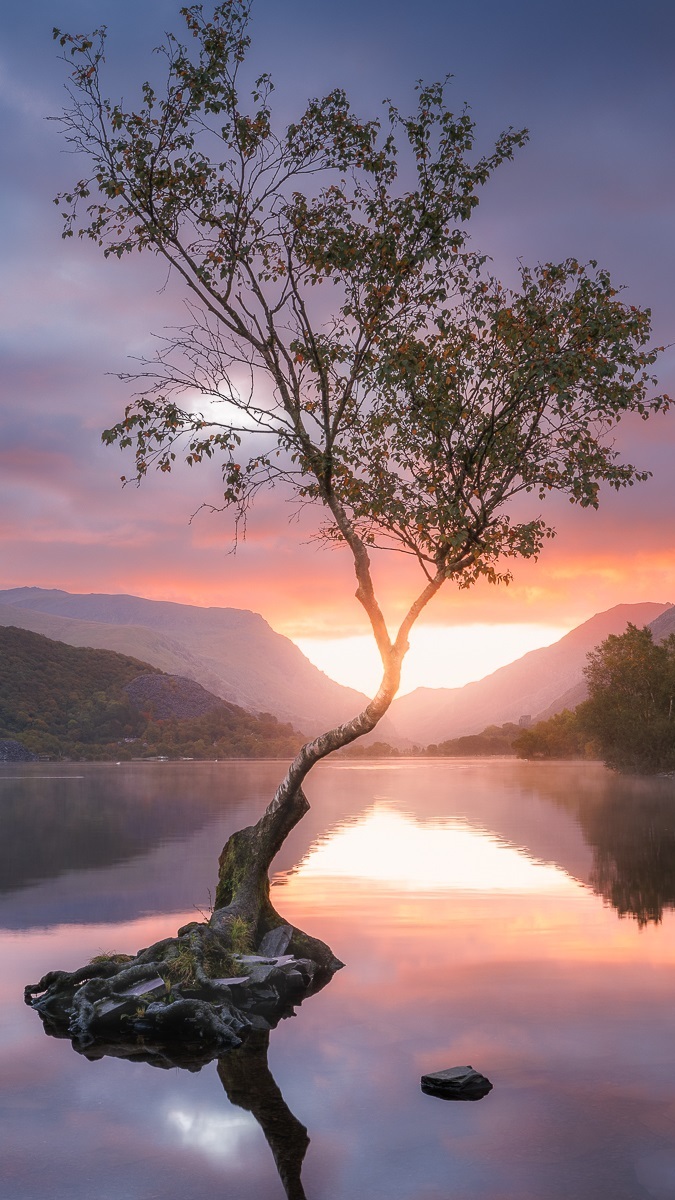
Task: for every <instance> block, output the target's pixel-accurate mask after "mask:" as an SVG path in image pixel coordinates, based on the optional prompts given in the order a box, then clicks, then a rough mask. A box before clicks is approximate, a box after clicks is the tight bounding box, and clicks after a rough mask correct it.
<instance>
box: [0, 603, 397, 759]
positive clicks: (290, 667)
mask: <svg viewBox="0 0 675 1200" xmlns="http://www.w3.org/2000/svg"><path fill="white" fill-rule="evenodd" d="M10 624H11V625H17V626H21V627H23V628H27V629H32V630H34V631H35V632H38V633H42V634H44V635H46V636H47V637H51V638H56V639H58V640H59V641H63V642H67V643H68V644H69V645H77V646H83V645H84V646H98V647H105V648H106V649H110V650H116V651H117V652H118V653H124V654H131V655H133V656H134V657H136V658H140V659H142V660H143V661H144V662H148V663H152V664H153V666H155V667H159V668H160V669H161V670H163V671H167V672H168V673H169V674H173V675H182V676H185V677H186V678H188V679H194V680H196V681H197V682H198V683H201V684H202V685H203V686H204V687H206V688H208V690H209V691H211V692H214V693H215V694H216V695H217V696H220V697H221V699H223V700H227V701H229V702H231V703H233V704H237V705H239V706H241V707H242V708H246V709H248V710H250V711H252V712H269V713H273V714H274V716H276V717H277V718H278V719H279V720H282V721H285V722H290V723H291V724H292V725H294V726H295V728H296V729H302V730H304V731H306V732H307V733H309V734H314V733H319V732H323V731H324V730H325V729H327V728H330V727H331V726H332V725H335V724H337V723H338V722H340V721H344V720H349V719H350V718H351V717H353V716H355V715H356V713H358V712H359V711H360V710H361V709H362V708H363V707H364V704H365V703H366V702H367V698H366V697H365V696H364V695H363V694H362V693H361V692H357V691H355V690H354V689H352V688H346V687H343V686H342V685H341V684H339V683H335V681H334V680H332V679H329V678H328V676H327V675H324V673H323V672H322V671H319V670H318V668H317V667H315V666H313V664H312V663H310V662H309V660H308V659H307V658H305V656H304V654H302V653H301V651H300V650H299V649H298V647H297V646H296V645H294V643H293V642H291V641H290V639H289V638H285V637H282V636H281V634H278V633H275V632H274V630H273V629H272V628H271V627H270V626H269V625H268V624H267V622H266V621H264V620H263V618H262V617H261V616H259V615H258V614H257V613H253V612H248V611H247V610H244V609H237V608H198V607H197V606H195V605H191V604H173V603H170V602H168V601H160V600H145V599H142V598H141V597H139V596H123V595H120V596H116V595H97V594H91V595H75V594H71V593H70V592H63V591H57V590H49V591H48V590H44V589H42V588H33V587H26V588H11V589H9V590H7V591H0V625H10ZM380 735H381V736H386V737H387V738H388V739H389V740H396V733H395V731H394V730H393V728H392V726H391V724H390V723H389V722H388V721H387V720H386V719H385V721H384V722H383V723H382V726H381V727H380Z"/></svg>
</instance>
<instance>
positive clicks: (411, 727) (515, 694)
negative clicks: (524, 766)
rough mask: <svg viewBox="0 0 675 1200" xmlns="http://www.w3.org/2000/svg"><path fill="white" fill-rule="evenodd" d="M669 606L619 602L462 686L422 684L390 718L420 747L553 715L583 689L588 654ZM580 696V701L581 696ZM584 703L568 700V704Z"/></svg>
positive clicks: (401, 700) (396, 703) (403, 699)
mask: <svg viewBox="0 0 675 1200" xmlns="http://www.w3.org/2000/svg"><path fill="white" fill-rule="evenodd" d="M667 613H672V614H673V618H672V619H673V626H674V628H675V609H672V608H671V606H670V605H667V604H650V603H644V604H618V605H616V607H615V608H610V609H608V610H607V612H602V613H597V614H596V615H595V616H594V617H591V618H590V620H588V621H584V623H583V625H578V626H577V628H576V629H572V630H571V631H570V633H567V634H565V636H564V637H563V638H561V639H560V641H558V642H554V643H553V645H552V646H545V647H543V648H542V649H540V650H531V651H530V653H529V654H525V655H523V657H522V658H519V659H517V660H516V662H513V663H509V665H508V666H506V667H500V668H499V670H498V671H494V672H493V673H492V674H491V675H487V676H486V677H485V678H484V679H480V680H478V681H477V682H476V683H467V684H465V686H464V687H462V688H417V689H416V690H415V691H414V692H410V693H409V694H408V695H407V696H401V697H400V698H399V699H398V700H395V701H394V703H393V705H392V708H391V716H392V719H393V721H394V723H395V725H396V728H397V729H398V730H399V731H400V733H401V734H402V735H403V736H404V737H407V738H410V739H412V741H414V742H416V743H418V744H419V745H428V744H430V743H433V742H435V743H438V742H441V741H444V740H446V739H447V738H456V737H461V736H463V735H464V734H469V733H479V732H480V731H481V730H483V729H485V727H486V726H487V725H503V724H505V723H506V722H507V721H518V720H519V719H520V718H521V717H522V716H531V717H534V718H538V717H540V715H541V714H543V713H544V712H546V713H547V715H549V716H551V715H553V712H554V711H555V712H559V711H560V709H561V708H564V707H565V706H566V705H565V703H561V698H563V697H570V696H573V695H574V694H575V689H578V688H579V686H580V685H581V687H583V674H582V672H583V668H584V666H585V665H586V655H587V654H588V652H589V650H593V649H594V648H595V647H596V646H597V645H598V644H599V643H600V642H602V641H603V640H604V639H605V638H606V637H608V636H609V634H610V633H617V634H618V633H623V631H624V630H625V628H626V625H627V624H628V622H629V621H630V622H632V623H633V624H635V625H638V626H642V625H646V624H648V623H649V622H650V621H654V620H655V619H656V618H659V619H660V620H663V619H664V616H662V614H664V615H666V614H667ZM582 698H583V696H580V697H579V699H582ZM576 703H579V700H574V701H572V700H568V701H567V706H568V707H569V706H573V704H576Z"/></svg>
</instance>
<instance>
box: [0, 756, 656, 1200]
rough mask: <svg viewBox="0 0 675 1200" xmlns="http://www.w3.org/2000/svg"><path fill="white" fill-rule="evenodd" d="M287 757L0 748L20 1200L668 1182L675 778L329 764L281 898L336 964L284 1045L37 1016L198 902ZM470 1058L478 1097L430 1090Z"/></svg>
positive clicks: (279, 888)
mask: <svg viewBox="0 0 675 1200" xmlns="http://www.w3.org/2000/svg"><path fill="white" fill-rule="evenodd" d="M280 770H281V766H280V764H279V763H270V762H262V763H250V762H246V763H243V762H236V763H221V764H207V763H203V764H200V763H190V764H173V763H167V764H128V765H123V766H120V767H115V766H110V765H105V766H99V765H95V766H90V765H82V764H74V765H73V764H70V765H65V764H64V765H54V764H35V765H30V766H26V767H21V768H18V769H17V767H16V766H6V767H4V768H1V769H0V818H1V820H2V830H3V837H2V839H1V841H0V950H1V953H2V962H3V972H2V977H1V979H0V993H1V1003H2V1008H1V1013H0V1103H1V1104H2V1107H3V1127H4V1130H5V1138H4V1146H3V1152H2V1156H0V1196H2V1197H3V1200H4V1197H7V1200H38V1198H39V1200H62V1198H63V1200H65V1198H66V1197H68V1198H69V1200H71V1198H74V1200H85V1197H86V1200H90V1198H91V1197H92V1196H94V1197H96V1198H97V1200H120V1198H124V1200H154V1198H155V1197H157V1198H159V1197H161V1198H162V1200H179V1198H180V1200H184V1198H185V1197H202V1196H208V1195H213V1196H227V1197H228V1200H253V1198H254V1197H255V1198H256V1200H268V1198H269V1200H275V1198H279V1200H283V1197H284V1195H286V1196H289V1197H291V1198H292V1200H302V1197H303V1196H306V1197H307V1200H351V1198H352V1197H356V1198H359V1200H360V1198H361V1197H364V1198H365V1197H367V1198H368V1200H370V1198H374V1200H379V1198H380V1197H381V1198H382V1200H384V1198H385V1197H386V1198H387V1200H389V1198H394V1200H450V1198H452V1200H478V1198H479V1197H480V1200H563V1198H564V1200H569V1197H571V1196H574V1197H575V1198H578V1200H597V1198H598V1197H605V1196H608V1197H609V1196H612V1197H613V1198H618V1200H638V1198H643V1197H656V1198H657V1200H667V1198H671V1197H673V1196H674V1195H675V1140H674V1139H673V1133H672V1130H673V1127H674V1119H675V1071H674V1070H673V1067H674V1065H675V1063H674V1060H675V1006H674V1005H673V1002H672V997H673V994H674V984H675V918H674V915H673V908H674V907H675V781H672V780H650V781H641V780H626V779H624V780H622V779H619V778H617V777H615V776H612V775H610V774H609V773H608V772H606V771H605V770H604V769H603V768H601V767H599V766H596V765H594V764H587V763H584V764H526V763H517V762H514V761H513V760H504V761H501V762H500V761H494V760H489V761H488V760H483V761H480V760H453V761H442V760H438V761H433V762H428V763H427V762H420V761H419V760H415V761H413V760H408V761H406V760H396V761H394V762H392V761H388V762H386V763H385V762H382V763H365V762H364V763H357V764H353V763H340V762H336V763H335V764H330V763H327V764H325V765H324V766H322V767H321V768H319V769H318V770H317V771H316V772H315V773H314V774H313V776H312V779H311V783H310V786H309V787H308V789H307V790H308V796H309V799H310V802H311V804H312V808H311V810H310V812H309V814H308V815H307V817H306V818H305V819H304V820H303V822H301V824H300V826H299V827H298V828H296V830H294V832H293V834H292V836H291V838H289V839H288V841H287V843H286V845H285V846H284V848H283V851H282V853H281V855H280V856H279V858H278V860H277V861H276V863H275V891H274V902H275V906H276V908H277V909H278V910H279V911H280V912H281V913H282V914H283V915H284V916H286V917H288V919H289V920H291V921H292V922H293V923H295V924H297V925H299V926H300V927H301V928H304V929H306V930H307V931H308V932H309V933H314V934H316V935H317V936H319V937H321V938H323V939H324V940H326V941H327V942H328V943H329V944H330V945H331V946H332V948H333V950H334V951H335V953H336V954H337V955H338V956H339V957H340V958H341V959H342V960H343V961H344V962H345V963H346V964H347V965H346V967H345V969H344V970H342V971H340V972H338V974H337V975H336V976H335V977H334V978H333V980H332V981H331V983H330V984H329V986H327V987H326V988H325V989H324V990H323V991H322V992H320V993H319V994H318V995H316V996H314V997H311V998H310V999H308V1000H307V1001H306V1002H305V1003H304V1004H303V1006H302V1008H300V1009H299V1010H298V1012H297V1014H296V1016H295V1018H294V1019H292V1020H285V1021H282V1022H281V1024H280V1025H279V1026H278V1028H277V1029H275V1030H273V1031H272V1033H271V1034H270V1035H269V1046H268V1044H267V1040H266V1039H265V1038H263V1039H262V1041H261V1040H260V1039H259V1040H258V1041H255V1042H251V1043H250V1044H245V1048H246V1053H245V1054H239V1052H237V1053H238V1054H239V1057H238V1058H230V1057H229V1056H227V1057H224V1058H222V1059H221V1060H220V1061H219V1062H218V1063H216V1062H212V1063H210V1064H208V1065H207V1066H205V1067H204V1068H202V1070H200V1071H199V1072H194V1073H193V1072H189V1071H178V1070H171V1071H167V1070H157V1069H153V1067H151V1066H150V1065H148V1064H147V1063H142V1062H127V1061H120V1060H116V1059H114V1058H104V1059H101V1060H99V1061H95V1062H90V1061H88V1060H87V1059H86V1057H84V1056H83V1055H81V1054H77V1053H74V1052H73V1050H72V1049H71V1047H70V1044H69V1042H68V1041H67V1040H57V1039H54V1038H50V1037H47V1036H46V1035H45V1033H44V1031H43V1027H42V1024H41V1022H40V1020H39V1018H38V1016H37V1014H36V1013H34V1012H32V1011H31V1010H30V1009H29V1008H27V1007H25V1006H24V1005H23V1002H22V990H23V986H24V984H26V983H32V982H34V981H35V980H37V979H38V978H39V977H40V976H41V975H42V974H44V972H45V971H47V970H49V969H53V968H65V969H72V968H74V967H77V966H79V965H81V964H82V963H83V962H86V961H87V960H88V958H90V957H91V956H93V955H95V954H97V953H100V952H101V951H107V952H110V951H129V952H133V951H135V950H137V949H138V948H139V947H140V946H142V945H147V944H149V943H150V942H151V941H153V940H155V939H156V938H158V937H160V936H162V935H164V934H170V933H173V932H175V929H176V928H177V926H179V925H180V924H182V923H183V922H184V921H185V920H186V919H194V918H195V916H198V912H197V910H202V911H204V912H206V911H208V908H209V903H210V896H209V889H211V890H213V888H214V885H215V879H216V868H217V857H218V853H219V851H220V848H221V846H222V844H223V843H224V841H225V840H226V839H227V837H228V836H229V834H230V833H231V832H233V830H234V829H236V828H239V827H241V826H242V825H245V824H249V823H251V822H253V821H255V820H256V819H257V817H258V816H259V815H260V813H261V811H262V809H263V807H264V805H265V804H266V802H267V800H268V798H269V797H270V795H271V793H272V790H273V787H274V784H275V782H276V781H277V778H278V776H279V774H280ZM468 1063H470V1064H471V1065H472V1066H474V1067H475V1068H476V1069H477V1070H479V1071H481V1072H483V1073H484V1074H486V1075H487V1076H488V1077H489V1078H490V1079H491V1081H492V1083H493V1085H494V1088H493V1091H492V1092H491V1093H490V1094H489V1095H488V1096H487V1097H485V1098H484V1099H483V1100H481V1101H480V1102H477V1103H471V1104H459V1103H446V1102H444V1101H441V1100H438V1099H436V1098H434V1097H430V1096H427V1095H424V1094H423V1093H422V1092H421V1090H420V1082H419V1081H420V1076H421V1075H422V1074H423V1073H425V1072H428V1071H434V1070H439V1069H442V1068H444V1067H449V1066H454V1065H459V1064H468ZM307 1139H309V1142H308V1141H307Z"/></svg>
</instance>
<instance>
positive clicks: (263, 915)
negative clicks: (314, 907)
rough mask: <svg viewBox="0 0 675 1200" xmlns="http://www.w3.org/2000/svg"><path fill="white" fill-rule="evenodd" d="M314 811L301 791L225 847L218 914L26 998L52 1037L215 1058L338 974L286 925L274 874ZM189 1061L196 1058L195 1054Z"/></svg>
mask: <svg viewBox="0 0 675 1200" xmlns="http://www.w3.org/2000/svg"><path fill="white" fill-rule="evenodd" d="M308 807H309V805H308V803H307V800H306V799H305V796H304V794H303V792H302V790H301V788H296V789H295V790H294V791H292V792H291V793H287V794H286V795H284V797H283V802H280V801H279V800H278V796H277V797H275V800H273V801H272V803H271V804H270V805H269V807H268V809H267V810H266V812H265V813H264V814H263V816H262V817H261V819H260V820H259V821H258V823H257V825H254V826H250V827H249V828H246V829H241V830H239V831H238V832H237V833H235V834H233V835H232V837H231V838H230V839H229V841H228V842H227V845H226V846H225V848H224V850H223V852H222V854H221V856H220V861H219V876H218V889H217V893H216V907H215V910H214V912H213V914H212V916H211V918H210V920H209V921H208V922H197V921H192V922H190V923H189V924H188V925H185V926H183V928H182V929H179V930H178V932H177V934H176V936H175V937H171V938H164V939H163V940H162V941H159V942H155V943H154V944H153V945H152V946H148V947H146V948H144V949H142V950H139V951H138V952H137V954H135V955H134V956H133V957H132V956H129V955H124V954H115V955H101V956H99V957H98V958H95V959H93V960H92V962H90V963H87V964H86V966H83V967H80V968H79V969H78V970H76V971H71V972H69V971H50V972H48V974H46V975H44V976H43V978H42V979H40V980H39V982H38V983H35V984H29V985H28V986H27V987H26V988H25V990H24V998H25V1000H26V1003H27V1004H30V1005H31V1006H32V1007H33V1008H35V1009H36V1010H37V1011H38V1012H39V1014H40V1016H41V1017H42V1019H43V1021H44V1023H45V1028H46V1030H47V1032H49V1033H53V1034H55V1035H56V1036H61V1037H64V1036H67V1037H70V1038H72V1040H73V1044H74V1045H75V1047H76V1048H77V1049H79V1050H82V1051H86V1050H87V1049H88V1048H91V1047H94V1046H96V1045H97V1044H101V1045H103V1044H105V1045H112V1044H114V1043H119V1044H120V1045H123V1044H127V1043H129V1041H130V1040H131V1041H133V1042H135V1043H136V1044H137V1045H138V1046H139V1048H140V1047H141V1046H145V1047H147V1048H148V1051H149V1052H150V1051H152V1052H155V1051H157V1049H158V1048H160V1047H164V1046H166V1045H167V1044H176V1043H180V1042H182V1043H185V1045H186V1046H189V1047H193V1046H196V1047H201V1048H202V1050H203V1051H204V1052H207V1051H208V1055H209V1057H214V1056H215V1055H216V1054H218V1053H220V1052H222V1051H223V1050H228V1049H235V1048H236V1047H238V1046H240V1045H241V1044H242V1042H243V1041H244V1040H245V1038H246V1037H247V1036H248V1034H249V1033H250V1032H251V1031H252V1030H254V1029H256V1030H269V1029H271V1028H273V1027H274V1026H275V1025H276V1024H277V1022H278V1021H279V1020H280V1019H281V1018H282V1017H283V1016H286V1015H288V1014H289V1013H290V1012H292V1010H293V1006H294V1005H296V1004H299V1003H301V1002H302V1000H304V999H305V998H306V996H308V995H309V994H310V993H312V992H314V991H317V990H318V989H319V988H320V987H322V986H323V985H324V984H325V983H327V982H328V980H329V979H330V978H331V976H332V975H333V974H334V972H335V971H336V970H338V969H339V968H340V967H341V966H342V965H343V964H342V963H341V962H340V961H339V960H338V959H337V958H336V957H335V955H334V954H333V952H332V950H331V949H330V947H329V946H327V945H326V944H325V943H324V942H321V941H319V940H318V939H317V938H312V937H310V936H309V935H308V934H306V933H303V932H302V930H300V929H296V928H295V927H294V926H292V925H288V924H286V923H285V922H284V920H283V918H282V917H281V916H280V915H279V913H277V912H276V910H275V909H274V907H273V905H272V903H271V901H270V895H269V893H270V886H269V876H268V870H269V866H270V863H271V861H272V859H273V858H274V856H275V854H276V853H277V850H278V849H279V847H280V846H281V844H282V842H283V841H284V839H285V838H286V836H287V834H288V833H289V832H290V830H291V829H292V828H293V826H294V825H295V824H296V823H297V821H299V820H300V818H301V817H302V816H303V815H304V813H305V812H306V811H307V809H308ZM188 1057H189V1055H188Z"/></svg>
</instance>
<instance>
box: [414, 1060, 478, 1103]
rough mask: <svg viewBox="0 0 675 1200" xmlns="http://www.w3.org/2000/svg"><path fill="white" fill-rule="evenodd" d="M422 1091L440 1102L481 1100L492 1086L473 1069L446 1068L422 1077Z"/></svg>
mask: <svg viewBox="0 0 675 1200" xmlns="http://www.w3.org/2000/svg"><path fill="white" fill-rule="evenodd" d="M422 1091H423V1092H426V1094H427V1095H428V1096H438V1097H439V1098H440V1099H442V1100H481V1099H482V1098H483V1096H487V1094H488V1092H491V1091H492V1084H491V1083H490V1080H489V1079H486V1077H485V1075H481V1074H480V1072H479V1071H474V1069H473V1067H447V1068H446V1070H445V1071H432V1072H431V1073H430V1074H429V1075H423V1076H422Z"/></svg>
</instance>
